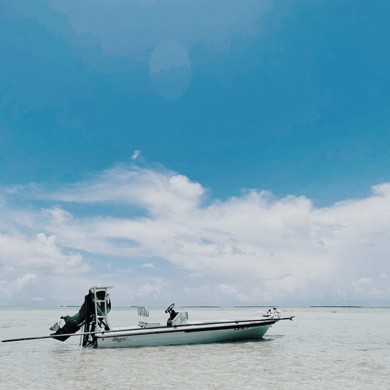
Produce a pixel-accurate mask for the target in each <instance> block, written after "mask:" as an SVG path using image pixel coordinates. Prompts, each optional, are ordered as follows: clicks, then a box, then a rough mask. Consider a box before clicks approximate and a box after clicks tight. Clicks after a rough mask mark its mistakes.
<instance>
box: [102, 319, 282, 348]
mask: <svg viewBox="0 0 390 390" xmlns="http://www.w3.org/2000/svg"><path fill="white" fill-rule="evenodd" d="M274 322H275V321H268V322H266V323H264V322H262V323H238V322H237V323H234V324H231V323H227V324H226V323H225V324H223V323H222V324H213V325H203V326H202V325H194V326H178V327H175V328H167V327H163V328H160V329H159V328H155V329H151V330H149V329H133V330H128V331H123V332H120V331H119V332H118V331H113V332H105V333H104V334H102V335H99V336H98V337H97V347H98V348H131V347H152V346H165V345H187V344H205V343H215V342H224V341H239V340H254V339H260V338H262V337H263V336H264V334H265V333H266V332H267V330H268V329H269V328H270V326H272V324H273V323H274Z"/></svg>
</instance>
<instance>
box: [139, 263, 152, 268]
mask: <svg viewBox="0 0 390 390" xmlns="http://www.w3.org/2000/svg"><path fill="white" fill-rule="evenodd" d="M140 267H143V268H154V264H153V263H145V264H141V265H140Z"/></svg>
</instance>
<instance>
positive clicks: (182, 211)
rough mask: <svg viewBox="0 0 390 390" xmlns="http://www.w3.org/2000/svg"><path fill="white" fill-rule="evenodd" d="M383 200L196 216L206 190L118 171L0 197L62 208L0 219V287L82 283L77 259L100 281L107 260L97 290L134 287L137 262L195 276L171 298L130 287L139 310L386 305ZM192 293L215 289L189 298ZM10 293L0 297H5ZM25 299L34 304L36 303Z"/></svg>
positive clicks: (273, 203) (376, 196)
mask: <svg viewBox="0 0 390 390" xmlns="http://www.w3.org/2000/svg"><path fill="white" fill-rule="evenodd" d="M389 189H390V185H388V184H382V185H379V186H375V187H373V194H372V195H371V196H369V197H367V198H365V199H360V200H346V201H344V202H340V203H337V204H334V205H332V206H331V207H327V208H315V207H314V206H313V205H312V203H311V201H310V200H309V199H307V198H305V197H303V196H300V197H295V196H287V197H284V198H280V199H278V198H275V197H273V196H272V194H270V193H268V192H265V191H256V190H251V191H246V192H243V194H242V195H241V196H239V197H233V198H230V199H228V200H226V201H219V200H215V201H209V203H208V204H207V205H206V204H205V203H204V194H205V192H206V191H205V189H204V188H203V187H202V186H201V185H200V184H199V183H194V182H191V181H190V180H189V179H188V178H187V177H186V176H183V175H180V174H177V173H174V172H170V171H167V170H161V169H141V168H137V167H135V166H131V167H126V166H117V167H114V168H112V169H108V170H106V171H104V172H102V173H100V174H98V175H96V176H95V177H94V178H91V179H90V180H88V181H85V182H79V183H76V184H74V185H71V186H67V187H64V188H58V189H57V190H56V191H54V192H47V191H44V190H43V189H42V188H39V187H37V186H35V187H31V188H25V189H23V190H22V191H17V192H13V193H11V192H8V193H7V194H5V195H4V196H7V197H8V198H9V197H12V196H19V197H20V196H23V197H24V198H25V200H26V201H27V200H28V199H27V198H28V196H31V197H33V198H37V197H39V198H40V199H41V200H44V199H50V200H55V201H56V202H62V205H61V206H57V207H54V208H53V207H51V208H46V209H43V210H34V209H33V211H31V209H28V210H23V209H11V210H10V209H9V208H7V210H5V208H3V209H0V213H3V215H4V218H3V219H1V220H2V221H6V222H5V223H3V224H1V223H0V228H1V229H2V230H3V232H4V233H2V234H1V235H0V262H1V265H2V266H3V272H5V271H6V272H7V275H8V279H7V283H8V281H9V283H11V282H15V281H16V280H18V278H21V277H24V275H26V274H33V275H37V279H38V278H40V277H41V275H42V274H43V273H46V274H50V275H55V274H57V275H61V274H65V273H68V274H72V273H73V274H74V273H75V272H86V271H87V269H88V267H87V266H86V264H85V261H84V260H83V257H82V256H81V254H80V253H83V254H84V253H85V254H88V256H89V257H91V258H96V259H100V258H101V259H102V260H96V261H98V263H96V264H99V261H101V268H96V267H95V272H98V273H99V272H100V275H101V277H103V276H104V275H105V274H104V272H107V259H106V258H105V257H106V256H109V262H110V264H111V269H112V270H114V269H115V271H112V270H109V271H110V272H111V274H110V275H111V276H110V275H108V274H107V275H105V278H107V279H110V278H114V279H115V275H119V274H121V275H122V276H121V277H123V278H125V277H128V278H136V277H137V271H136V270H135V268H134V266H133V267H130V268H129V265H131V262H132V261H133V260H135V259H137V261H139V260H141V261H144V263H143V264H142V265H141V267H151V266H152V265H153V263H151V262H150V259H151V258H159V259H161V260H162V261H163V260H165V261H166V264H167V265H168V264H170V267H172V266H173V269H177V270H180V272H183V275H186V276H188V277H190V276H192V275H196V276H197V278H177V277H173V276H172V278H174V279H172V280H174V281H175V283H174V284H173V285H172V286H171V285H170V283H169V282H168V281H167V280H166V279H164V283H165V284H164V283H162V282H161V281H159V282H156V283H155V284H151V283H150V282H146V281H145V282H139V283H137V284H136V285H135V286H134V288H133V289H132V293H131V294H132V296H133V297H138V298H141V297H143V298H145V299H146V298H147V297H149V298H150V299H151V298H153V297H157V298H156V299H158V297H160V296H161V292H162V291H163V290H164V289H165V290H166V289H168V287H169V289H168V290H169V291H173V290H175V289H176V290H175V291H177V293H179V291H184V293H187V294H188V296H191V295H192V296H193V297H194V296H195V295H197V299H198V303H205V302H207V303H210V304H211V303H213V302H210V299H213V294H212V293H210V291H214V292H215V294H217V293H218V294H219V296H220V297H222V298H220V299H221V300H222V301H223V302H228V303H232V302H253V303H258V304H260V303H268V302H271V301H272V303H275V301H278V302H290V301H291V302H294V301H296V302H298V301H300V302H301V301H306V300H307V301H310V302H311V304H313V302H319V301H321V302H322V301H325V302H324V303H329V302H330V301H331V302H332V303H336V301H337V302H338V301H340V300H343V301H348V302H350V301H354V300H359V302H360V301H367V300H370V302H374V301H375V302H377V301H378V300H382V301H384V300H385V299H389V298H390V283H389V278H388V277H386V275H388V274H389V272H390V269H389V267H390V265H389V262H388V253H389V252H390V240H389V239H388V237H389V234H390V221H389V219H388V218H387V216H388V215H390V190H389ZM38 190H39V191H38ZM29 191H30V193H29ZM72 202H78V203H84V204H90V205H93V206H94V214H92V215H89V216H82V215H79V216H77V217H76V216H75V215H72V214H71V213H70V212H69V211H67V210H66V208H67V206H68V204H69V203H72ZM102 203H104V204H111V203H112V204H121V205H123V206H126V205H133V206H135V207H138V208H142V209H143V210H144V211H145V213H144V216H142V217H140V216H137V217H130V216H129V217H124V216H123V217H110V216H102V215H100V204H102ZM7 221H13V222H12V223H8V222H7ZM7 229H8V231H7ZM22 232H23V233H22ZM118 240H119V241H120V245H118ZM64 248H70V250H69V251H68V249H67V250H66V251H65V250H64ZM116 259H117V260H116ZM123 264H126V266H123ZM162 264H163V263H162ZM103 269H104V270H103ZM161 269H162V272H164V271H163V270H164V267H162V268H161ZM169 269H171V268H169ZM4 270H5V271H4ZM167 278H168V279H169V277H167ZM3 279H4V278H3ZM4 280H6V279H4ZM110 280H111V279H110ZM132 280H133V279H132ZM134 280H135V279H134ZM205 280H207V281H208V282H207V283H205ZM103 281H104V280H103ZM120 283H125V282H124V279H123V281H122V282H120ZM186 283H188V284H189V285H188V286H186ZM194 283H195V284H194ZM196 283H198V286H199V285H200V286H204V285H206V284H207V285H210V286H215V288H214V290H208V292H206V290H202V289H201V290H199V294H194V293H193V292H191V291H196V288H197V286H196ZM190 285H191V286H190ZM9 286H10V284H5V285H1V288H3V289H7V291H9V292H10V293H11V295H12V291H13V290H12V289H11V288H10V287H9ZM84 288H88V287H86V286H84ZM121 288H122V289H124V290H126V288H128V287H125V284H123V285H122V287H121ZM186 288H187V290H186ZM172 289H173V290H172ZM194 289H195V290H194ZM168 290H167V291H168ZM158 291H159V292H160V295H159V294H158ZM202 291H203V292H202ZM33 296H43V297H44V295H42V293H39V294H38V293H36V294H34V295H33ZM202 297H203V298H202ZM138 298H137V299H138ZM149 298H148V299H149ZM199 299H203V300H202V301H201V302H200V301H199ZM314 304H315V303H314Z"/></svg>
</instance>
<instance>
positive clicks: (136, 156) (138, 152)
mask: <svg viewBox="0 0 390 390" xmlns="http://www.w3.org/2000/svg"><path fill="white" fill-rule="evenodd" d="M140 154H141V151H140V150H136V151H135V152H134V153H133V155H132V156H131V159H132V160H136V159H137V158H138V157H139V155H140Z"/></svg>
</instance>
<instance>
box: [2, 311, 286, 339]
mask: <svg viewBox="0 0 390 390" xmlns="http://www.w3.org/2000/svg"><path fill="white" fill-rule="evenodd" d="M293 318H294V316H292V317H285V318H265V319H255V320H245V321H226V322H224V323H225V324H226V323H239V322H258V321H274V323H275V322H277V321H282V320H290V321H292V320H293ZM213 324H220V322H211V323H210V322H208V323H206V325H213ZM197 325H204V324H186V325H179V326H178V327H186V326H197ZM174 328H176V327H174ZM148 329H149V330H150V329H152V328H148ZM129 330H139V329H134V328H132V329H118V330H101V331H97V332H85V333H70V334H55V333H53V334H51V335H49V336H40V337H24V338H20V339H8V340H1V342H2V343H10V342H13V341H29V340H42V339H53V338H54V339H55V338H56V337H73V336H86V335H91V334H92V335H94V334H105V333H106V332H107V333H110V334H111V333H117V332H126V331H129Z"/></svg>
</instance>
